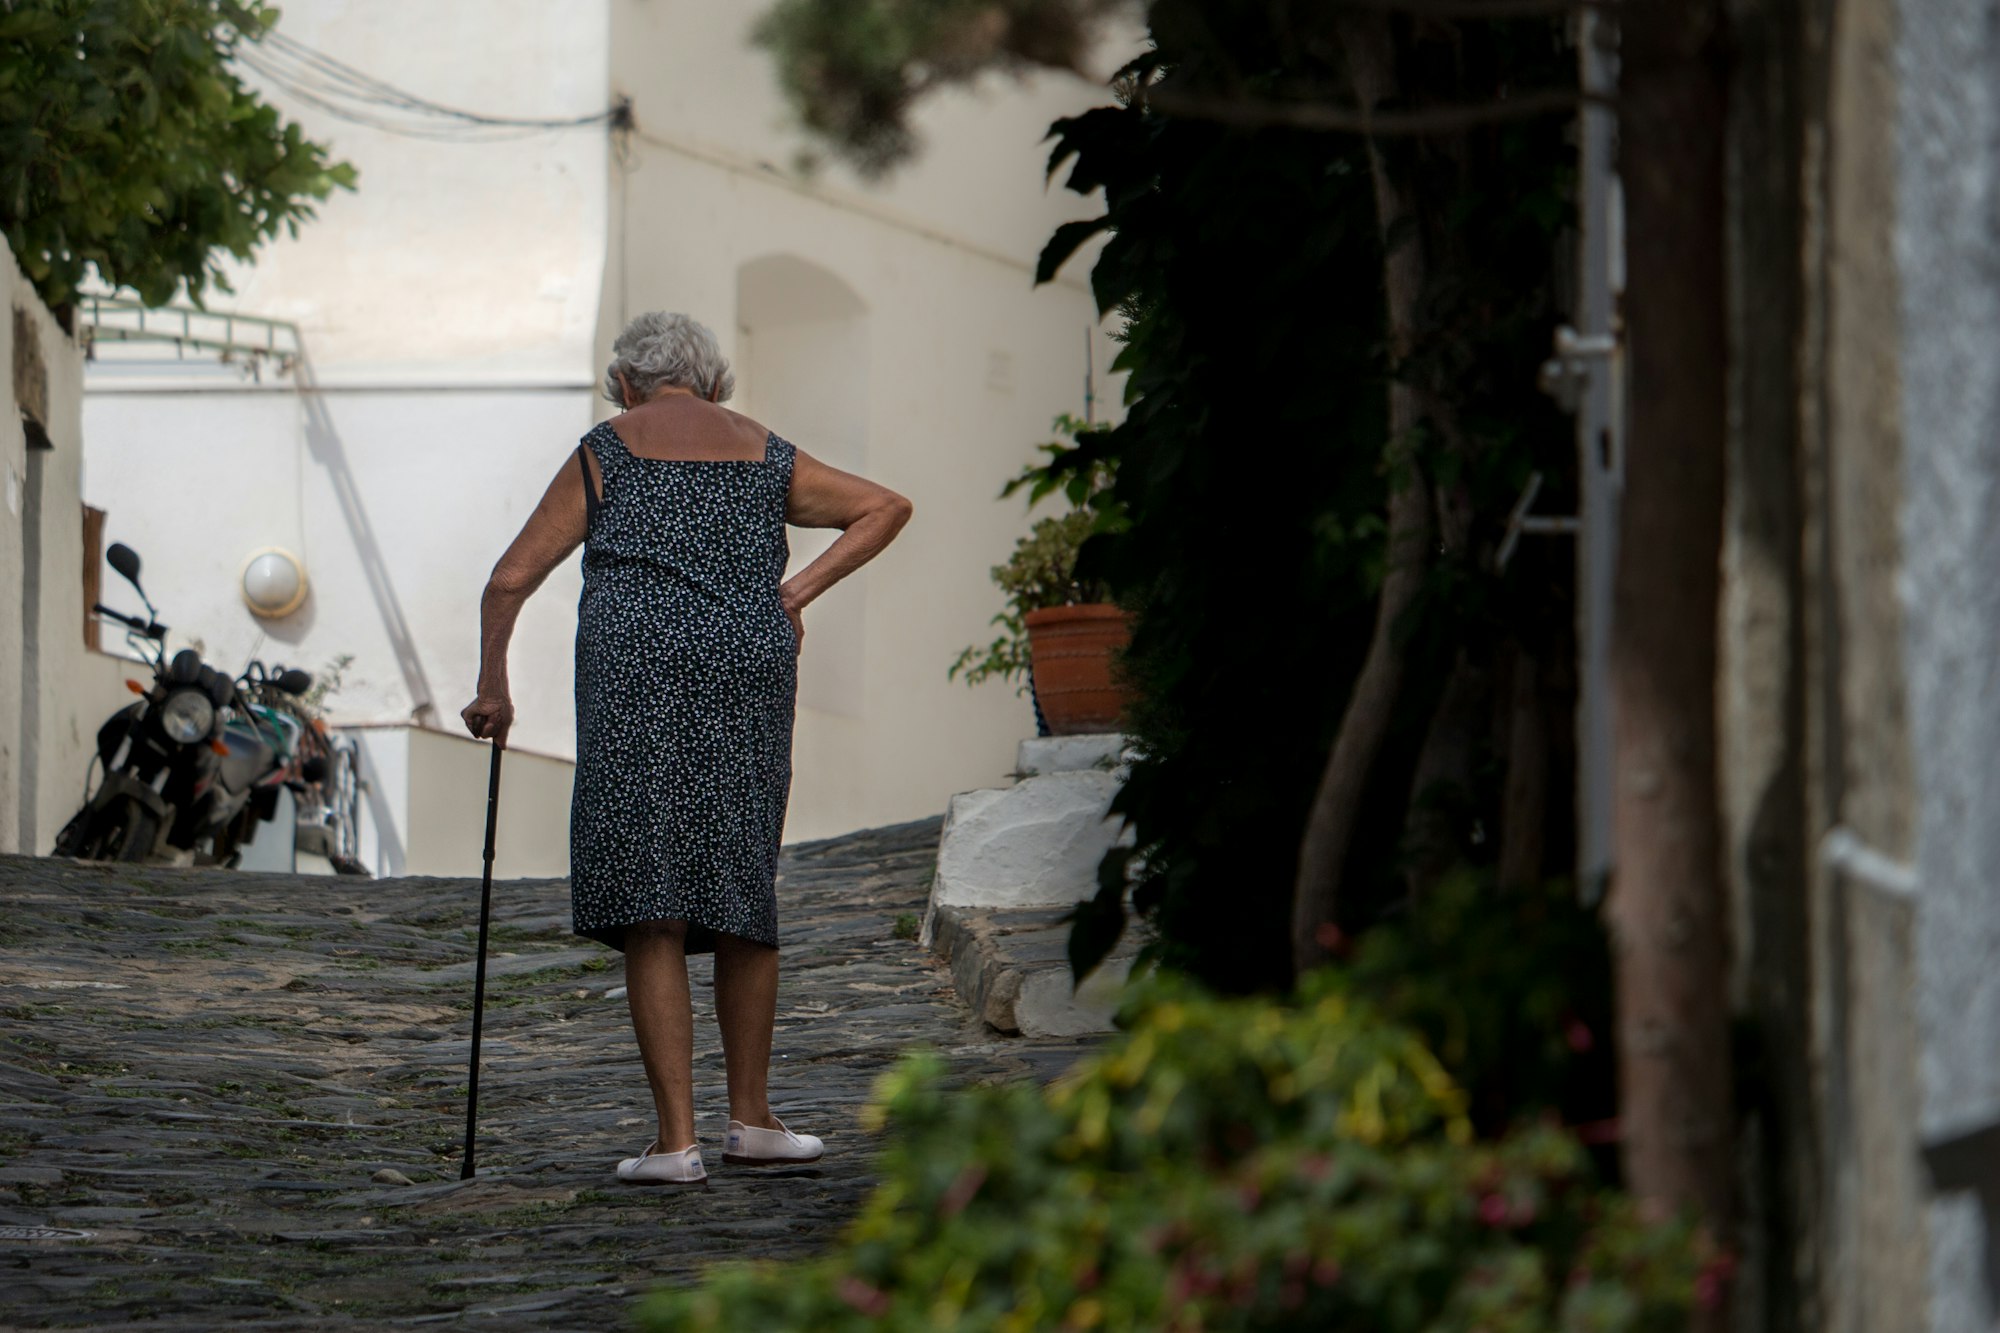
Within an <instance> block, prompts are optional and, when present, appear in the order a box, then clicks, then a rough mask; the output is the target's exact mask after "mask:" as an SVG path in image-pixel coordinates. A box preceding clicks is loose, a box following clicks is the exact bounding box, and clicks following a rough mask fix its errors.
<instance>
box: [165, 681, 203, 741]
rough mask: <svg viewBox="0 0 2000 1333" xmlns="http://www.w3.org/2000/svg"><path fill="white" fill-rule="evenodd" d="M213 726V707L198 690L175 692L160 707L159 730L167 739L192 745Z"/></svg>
mask: <svg viewBox="0 0 2000 1333" xmlns="http://www.w3.org/2000/svg"><path fill="white" fill-rule="evenodd" d="M214 725H215V705H214V704H212V703H210V702H209V701H208V696H207V695H205V694H203V693H202V692H201V691H200V690H175V691H174V692H173V693H172V694H170V695H168V696H167V701H166V703H164V704H162V705H160V730H161V731H164V732H166V733H167V739H169V740H174V741H179V742H180V743H181V744H182V745H192V744H194V743H195V742H196V741H198V740H201V739H202V738H203V737H205V736H207V735H208V730H209V728H210V727H212V726H214Z"/></svg>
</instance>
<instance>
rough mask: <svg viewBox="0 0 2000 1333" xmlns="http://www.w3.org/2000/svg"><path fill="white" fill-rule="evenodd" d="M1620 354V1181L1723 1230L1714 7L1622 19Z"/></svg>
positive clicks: (1720, 110) (1725, 1032)
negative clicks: (1625, 397)
mask: <svg viewBox="0 0 2000 1333" xmlns="http://www.w3.org/2000/svg"><path fill="white" fill-rule="evenodd" d="M1620 12H1621V14H1622V15H1623V19H1622V22H1623V27H1624V35H1623V41H1622V44H1621V52H1622V58H1623V71H1622V80H1621V82H1622V87H1621V93H1620V105H1621V111H1620V124H1619V138H1620V143H1621V162H1620V170H1621V173H1622V175H1623V180H1624V190H1625V200H1626V205H1625V216H1626V219H1627V221H1626V234H1627V241H1628V255H1629V257H1628V260H1627V274H1628V280H1627V284H1626V290H1625V301H1624V308H1625V311H1626V320H1627V329H1628V340H1629V345H1630V355H1631V385H1632V392H1631V429H1630V436H1629V443H1628V446H1627V456H1626V465H1625V493H1624V502H1623V509H1622V512H1621V520H1620V522H1621V532H1620V537H1619V559H1618V568H1617V572H1616V608H1617V609H1616V616H1617V619H1616V624H1615V625H1614V627H1613V630H1612V639H1611V674H1612V704H1613V710H1614V718H1615V722H1614V730H1615V741H1614V762H1615V770H1614V771H1615V781H1616V790H1615V792H1614V795H1613V823H1614V832H1613V839H1614V843H1613V845H1614V849H1615V858H1616V859H1615V867H1616V868H1615V876H1614V880H1613V885H1612V890H1611V897H1610V901H1609V907H1608V912H1609V918H1610V925H1611V929H1612V934H1613V939H1614V941H1615V948H1616V959H1617V1001H1618V1051H1619V1101H1620V1117H1621V1120H1622V1122H1623V1126H1624V1159H1625V1172H1626V1177H1627V1182H1628V1184H1629V1185H1630V1187H1631V1188H1632V1189H1633V1190H1634V1191H1635V1192H1636V1193H1637V1194H1638V1195H1639V1197H1640V1198H1641V1199H1642V1200H1644V1201H1646V1202H1648V1203H1650V1204H1653V1205H1657V1206H1664V1207H1668V1208H1680V1207H1686V1206H1692V1207H1693V1208H1695V1209H1696V1210H1697V1211H1698V1212H1699V1213H1700V1214H1701V1216H1702V1217H1703V1218H1704V1219H1705V1220H1706V1221H1707V1222H1708V1223H1710V1225H1711V1226H1713V1227H1714V1228H1715V1229H1716V1231H1717V1234H1718V1235H1720V1236H1726V1235H1727V1231H1726V1226H1727V1221H1728V1218H1729V1215H1730V1211H1731V1171H1732V1129H1733V1124H1732V1114H1731V1088H1730V1067H1729V1014H1728V1002H1729V973H1728V947H1729V941H1728V930H1727V923H1728V919H1729V909H1728V904H1727V902H1726V899H1725V896H1724V893H1723V887H1722V865H1721V835H1720V806H1719V796H1718V790H1717V774H1716V736H1715V716H1716V712H1715V710H1716V693H1715V690H1716V669H1717V661H1716V638H1717V624H1716V620H1717V598H1718V595H1719V591H1720V579H1719V574H1718V560H1719V558H1720V547H1721V535H1722V497H1723V459H1724V439H1725V427H1726V419H1725V387H1726V386H1725V355H1726V349H1727V345H1728V344H1727V319H1726V304H1725V295H1726V289H1725V286H1724V278H1725V274H1724V258H1723V255H1724V223H1723V197H1724V196H1723V188H1724V187H1723V174H1724V173H1723V168H1724V158H1723V151H1724V140H1723V129H1724V114H1725V109H1726V108H1725V100H1726V98H1725V93H1726V87H1727V83H1726V68H1725V64H1724V61H1723V59H1722V56H1721V33H1720V31H1719V28H1720V24H1721V14H1720V12H1719V9H1718V7H1717V5H1716V4H1715V3H1714V0H1691V2H1690V3H1683V4H1668V3H1659V2H1658V0H1656V2H1655V3H1649V4H1642V5H1634V6H1629V7H1627V8H1625V9H1622V10H1621V11H1620Z"/></svg>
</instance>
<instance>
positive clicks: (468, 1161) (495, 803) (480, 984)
mask: <svg viewBox="0 0 2000 1333" xmlns="http://www.w3.org/2000/svg"><path fill="white" fill-rule="evenodd" d="M500 749H501V746H500V742H499V741H497V740H496V741H494V742H493V767H492V768H491V770H490V771H489V772H488V773H487V777H486V870H485V872H484V873H483V874H482V875H481V876H480V879H479V964H478V967H477V969H476V970H475V971H474V973H473V982H472V1073H471V1076H470V1077H469V1078H467V1079H466V1083H465V1165H464V1166H463V1167H461V1168H460V1169H459V1173H458V1178H459V1179H460V1180H470V1179H472V1136H473V1129H474V1126H475V1125H477V1124H478V1122H479V1029H480V1025H481V1023H482V1022H483V1021H484V1019H485V1017H486V927H487V923H489V922H490V921H492V919H493V836H494V834H495V832H496V831H497V830H498V829H499V826H500Z"/></svg>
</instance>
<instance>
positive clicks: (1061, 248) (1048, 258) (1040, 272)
mask: <svg viewBox="0 0 2000 1333" xmlns="http://www.w3.org/2000/svg"><path fill="white" fill-rule="evenodd" d="M1110 225H1111V219H1110V218H1109V217H1108V216H1107V217H1101V218H1090V219H1088V220H1086V221H1082V222H1065V223H1063V224H1062V225H1061V226H1060V227H1057V228H1056V230H1055V234H1054V235H1052V236H1050V237H1049V242H1048V244H1047V245H1044V246H1043V247H1042V257H1041V258H1040V259H1038V260H1036V261H1035V283H1036V285H1037V286H1039V285H1040V284H1042V283H1045V282H1047V281H1049V280H1050V279H1052V278H1054V277H1055V275H1056V270H1058V269H1060V268H1061V267H1062V266H1063V261H1064V260H1066V259H1068V258H1069V257H1070V256H1071V255H1073V254H1075V253H1076V251H1077V247H1079V246H1081V245H1082V244H1083V243H1084V242H1085V241H1087V240H1089V239H1090V238H1091V237H1093V236H1095V235H1097V233H1099V232H1100V231H1103V230H1104V229H1105V228H1106V227H1108V226H1110Z"/></svg>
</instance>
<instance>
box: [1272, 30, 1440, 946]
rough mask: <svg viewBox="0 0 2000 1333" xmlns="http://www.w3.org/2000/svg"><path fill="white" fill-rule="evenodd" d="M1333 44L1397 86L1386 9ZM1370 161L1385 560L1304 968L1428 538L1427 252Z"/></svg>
mask: <svg viewBox="0 0 2000 1333" xmlns="http://www.w3.org/2000/svg"><path fill="white" fill-rule="evenodd" d="M1338 30H1339V33H1340V39H1341V46H1342V49H1343V51H1344V52H1345V54H1346V57H1347V63H1348V68H1349V71H1350V74H1351V77H1352V79H1353V82H1354V95H1355V102H1356V104H1357V105H1358V106H1361V107H1363V108H1365V109H1370V110H1372V109H1373V108H1375V107H1376V106H1378V105H1380V104H1381V103H1382V102H1384V101H1385V100H1387V99H1388V98H1390V97H1392V96H1394V95H1395V92H1396V67H1395V48H1394V46H1393V45H1392V44H1391V42H1390V37H1389V21H1388V17H1387V15H1386V14H1383V13H1379V12H1377V13H1356V14H1354V15H1352V16H1343V17H1342V18H1341V19H1340V20H1339V22H1338ZM1368 160H1369V169H1370V174H1371V176H1372V177H1373V181H1374V189H1375V217H1376V225H1377V227H1378V228H1379V229H1380V231H1381V233H1382V252H1383V256H1382V270H1383V286H1384V289H1385V300H1386V303H1387V314H1388V329H1389V349H1390V354H1391V356H1392V358H1393V359H1394V360H1395V362H1396V363H1397V364H1396V366H1395V367H1394V370H1393V374H1394V378H1392V379H1391V380H1390V382H1389V441H1388V444H1387V447H1386V448H1385V450H1384V466H1385V469H1386V470H1387V471H1388V473H1389V479H1390V480H1389V515H1388V519H1389V521H1388V537H1387V548H1388V560H1387V572H1386V573H1385V574H1384V575H1383V578H1382V594H1381V600H1380V601H1379V602H1378V603H1377V605H1376V608H1375V628H1374V631H1373V634H1372V635H1371V637H1370V639H1369V642H1368V653H1367V656H1366V657H1364V658H1363V659H1362V663H1361V673H1360V675H1359V676H1358V677H1356V679H1355V682H1354V692H1353V694H1352V695H1351V696H1350V697H1349V698H1348V701H1347V711H1346V712H1345V713H1344V714H1343V715H1342V716H1341V719H1340V730H1339V732H1338V733H1337V734H1336V735H1335V737H1334V742H1333V750H1332V752H1331V753H1329V754H1328V755H1327V760H1326V768H1325V769H1324V771H1322V772H1321V774H1320V780H1319V787H1318V790H1317V791H1316V792H1315V793H1314V796H1313V804H1312V810H1311V812H1310V813H1309V814H1308V816H1307V817H1306V826H1305V834H1304V837H1303V838H1302V839H1301V841H1300V845H1299V868H1298V875H1297V879H1296V881H1295V884H1294V890H1293V898H1292V964H1293V967H1294V969H1295V970H1297V971H1299V972H1304V971H1306V970H1307V969H1309V968H1312V967H1316V966H1318V965H1319V964H1321V963H1324V962H1325V961H1327V959H1328V958H1329V957H1330V956H1331V953H1332V948H1333V943H1334V937H1333V933H1332V928H1333V925H1334V922H1335V919H1336V916H1337V912H1338V907H1339V902H1340V876H1341V871H1342V869H1343V867H1344V865H1345V864H1346V860H1347V852H1348V848H1349V847H1350V846H1351V845H1352V843H1353V840H1354V823H1355V818H1356V816H1357V814H1358V813H1359V809H1360V804H1361V795H1362V790H1363V788H1364V787H1365V786H1366V785H1367V781H1368V773H1369V770H1370V769H1372V768H1373V767H1374V766H1375V759H1376V756H1377V755H1379V754H1380V753H1381V750H1382V742H1383V740H1384V739H1385V738H1386V737H1387V735H1388V732H1389V719H1390V714H1391V713H1392V712H1393V711H1394V709H1395V706H1396V697H1397V695H1398V694H1399V693H1400V692H1401V689H1402V682H1403V649H1402V645H1401V644H1399V643H1398V642H1397V641H1396V629H1397V626H1398V622H1400V621H1401V619H1402V618H1403V613H1404V612H1405V611H1407V610H1408V609H1409V608H1410V606H1411V605H1412V604H1414V602H1415V601H1416V597H1417V592H1418V590H1419V589H1420V588H1421V587H1422V586H1423V579H1424V567H1425V562H1426V557H1427V554H1428V550H1429V546H1430V542H1431V512H1430V496H1429V494H1428V491H1427V489H1426V487H1425V486H1424V483H1423V479H1422V478H1421V477H1420V476H1418V475H1417V474H1416V469H1415V467H1414V466H1413V465H1411V464H1410V463H1409V462H1408V459H1407V453H1406V451H1407V450H1408V449H1409V448H1410V446H1411V444H1412V442H1413V441H1414V439H1415V435H1416V430H1417V426H1418V422H1419V415H1420V406H1421V396H1420V394H1419V392H1418V390H1417V388H1416V386H1415V385H1413V384H1411V383H1409V382H1408V381H1407V380H1405V379H1404V378H1403V375H1404V374H1405V373H1406V371H1405V369H1404V367H1403V366H1402V364H1401V363H1402V362H1403V360H1404V359H1405V358H1406V357H1407V356H1408V355H1409V352H1410V348H1411V345H1412V343H1413V342H1414V339H1415V333H1416V323H1417V308H1418V300H1419V298H1420V296H1421V295H1422V292H1423V289H1424V255H1423V246H1422V243H1421V242H1420V241H1419V240H1418V238H1417V236H1416V228H1415V227H1413V226H1411V225H1409V223H1410V221H1411V220H1412V216H1413V213H1412V209H1411V207H1410V195H1409V191H1408V189H1407V188H1406V186H1405V185H1404V183H1403V182H1402V181H1400V180H1398V179H1397V178H1396V176H1395V175H1394V173H1392V172H1391V171H1390V170H1389V169H1388V167H1387V166H1386V165H1385V164H1384V162H1383V160H1382V155H1381V152H1380V151H1379V149H1378V148H1377V146H1376V145H1375V144H1374V142H1373V141H1372V140H1371V141H1370V143H1369V151H1368Z"/></svg>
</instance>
